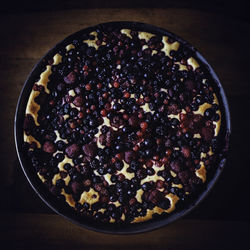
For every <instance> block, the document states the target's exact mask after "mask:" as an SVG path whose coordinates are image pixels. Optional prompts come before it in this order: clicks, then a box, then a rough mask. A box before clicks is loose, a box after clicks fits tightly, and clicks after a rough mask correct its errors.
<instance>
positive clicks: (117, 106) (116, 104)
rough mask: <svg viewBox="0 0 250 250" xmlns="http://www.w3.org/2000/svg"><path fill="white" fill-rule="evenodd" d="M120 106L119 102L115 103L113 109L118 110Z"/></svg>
mask: <svg viewBox="0 0 250 250" xmlns="http://www.w3.org/2000/svg"><path fill="white" fill-rule="evenodd" d="M121 108H122V107H121V104H120V103H115V104H114V105H113V109H114V110H115V111H119V110H120V109H121Z"/></svg>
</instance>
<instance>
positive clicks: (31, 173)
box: [14, 22, 231, 234]
mask: <svg viewBox="0 0 250 250" xmlns="http://www.w3.org/2000/svg"><path fill="white" fill-rule="evenodd" d="M102 27H110V28H113V27H117V28H130V29H136V30H139V31H146V32H152V33H156V34H159V35H167V36H169V37H172V38H174V39H175V40H177V41H179V42H180V43H182V44H184V45H185V46H187V47H188V48H190V49H191V50H192V51H193V53H194V56H195V57H196V58H197V59H198V60H199V62H200V64H202V65H203V66H204V67H205V68H206V70H207V71H208V72H209V73H210V76H211V78H212V79H213V82H214V86H213V87H214V90H215V92H216V94H217V97H218V99H219V102H220V109H221V111H222V124H221V130H220V133H219V137H220V142H221V146H220V152H219V153H220V154H221V156H222V157H221V160H220V162H219V163H218V167H217V168H216V171H215V172H214V173H213V176H212V178H210V180H209V181H208V183H207V185H206V187H205V188H204V190H203V192H202V193H201V194H199V196H197V197H195V199H193V200H192V202H190V204H188V205H187V206H186V207H184V208H183V209H180V210H178V209H177V210H176V211H175V212H173V213H172V214H170V215H169V216H167V217H161V216H160V217H159V218H155V219H153V220H150V221H146V222H142V223H135V224H128V225H122V226H120V225H113V224H100V223H97V222H96V221H94V220H91V219H89V218H85V217H82V216H79V215H78V214H77V213H76V212H74V211H73V210H72V209H71V208H70V207H69V206H68V205H67V204H65V203H62V202H61V201H59V200H58V199H57V198H56V197H54V196H53V195H52V194H51V193H50V192H49V191H48V189H47V188H46V187H45V185H44V184H43V183H42V182H41V181H40V179H39V177H38V176H37V174H36V171H35V170H34V168H33V167H32V166H31V165H30V163H29V161H28V159H27V156H26V155H25V154H24V153H23V152H22V145H23V121H24V116H25V109H26V105H27V101H28V98H29V95H30V92H31V89H32V86H33V84H34V82H35V81H36V80H37V77H39V75H40V73H41V72H42V69H43V68H44V67H45V66H46V62H47V60H48V58H49V57H51V56H53V55H54V54H55V53H57V51H58V50H60V48H62V47H65V45H67V44H68V43H69V42H70V41H72V40H73V39H74V38H77V37H79V36H82V35H84V34H88V33H89V32H91V31H93V30H95V29H96V28H102ZM14 132H15V144H16V150H17V154H18V158H19V161H20V164H21V167H22V169H23V172H24V174H25V176H26V178H27V180H28V181H29V183H30V185H31V186H32V188H33V189H34V190H35V192H36V193H37V194H38V195H39V197H40V198H41V199H42V200H43V201H44V202H45V203H46V204H47V205H48V206H49V207H50V208H51V209H52V210H53V211H55V212H56V213H57V214H60V215H62V216H63V217H65V218H66V219H68V220H70V221H71V222H73V223H76V224H78V225H80V226H83V227H85V228H87V229H90V230H94V231H98V232H103V233H112V234H135V233H142V232H146V231H150V230H154V229H157V228H160V227H163V226H166V225H167V224H169V223H171V222H173V221H175V220H177V219H179V218H181V217H183V216H185V215H186V214H188V213H189V212H190V211H191V210H192V209H193V208H195V207H196V206H197V205H198V204H199V203H200V202H201V201H202V200H203V199H204V198H205V197H206V196H207V194H208V193H209V191H210V190H211V189H212V188H213V186H214V184H215V182H216V181H217V179H218V178H219V176H220V174H221V172H222V170H223V168H224V166H225V163H226V155H227V151H228V148H229V137H230V134H231V122H230V113H229V106H228V102H227V99H226V95H225V92H224V90H223V87H222V85H221V83H220V81H219V79H218V77H217V76H216V74H215V72H214V70H213V69H212V67H211V66H210V65H209V63H208V62H207V61H206V59H205V58H204V57H203V56H202V55H201V54H200V53H199V52H198V51H197V50H196V49H195V48H194V47H193V46H191V45H190V44H189V43H187V42H186V41H184V40H183V39H181V38H180V37H178V36H176V35H175V34H173V33H171V32H169V31H167V30H165V29H162V28H158V27H155V26H152V25H149V24H144V23H137V22H110V23H104V24H99V25H97V26H94V27H89V28H86V29H83V30H81V31H79V32H76V33H74V34H72V35H71V36H69V37H67V38H65V39H64V40H63V41H61V42H59V43H58V44H57V45H56V46H55V47H54V48H52V49H51V50H50V51H49V52H48V53H47V54H46V55H45V56H44V57H43V58H42V59H41V60H40V61H39V62H38V63H37V64H36V65H35V67H34V68H33V69H32V71H31V73H30V74H29V76H28V78H27V80H26V82H25V84H24V86H23V89H22V91H21V94H20V96H19V99H18V103H17V108H16V114H15V123H14Z"/></svg>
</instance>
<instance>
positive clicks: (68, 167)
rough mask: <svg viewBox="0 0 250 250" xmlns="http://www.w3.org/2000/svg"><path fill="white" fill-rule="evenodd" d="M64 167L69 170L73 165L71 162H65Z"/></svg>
mask: <svg viewBox="0 0 250 250" xmlns="http://www.w3.org/2000/svg"><path fill="white" fill-rule="evenodd" d="M63 168H64V169H65V170H66V171H69V170H70V169H71V168H72V166H71V165H70V164H69V163H66V164H64V166H63Z"/></svg>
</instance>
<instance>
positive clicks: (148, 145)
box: [144, 138, 153, 147]
mask: <svg viewBox="0 0 250 250" xmlns="http://www.w3.org/2000/svg"><path fill="white" fill-rule="evenodd" d="M144 145H145V146H146V147H152V146H153V142H152V139H150V138H146V139H145V140H144Z"/></svg>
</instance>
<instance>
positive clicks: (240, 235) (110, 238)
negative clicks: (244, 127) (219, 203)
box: [0, 214, 250, 250]
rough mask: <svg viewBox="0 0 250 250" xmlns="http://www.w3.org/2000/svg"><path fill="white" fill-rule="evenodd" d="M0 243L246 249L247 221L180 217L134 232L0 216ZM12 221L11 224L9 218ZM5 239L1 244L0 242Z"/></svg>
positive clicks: (136, 249) (107, 249)
mask: <svg viewBox="0 0 250 250" xmlns="http://www.w3.org/2000/svg"><path fill="white" fill-rule="evenodd" d="M0 219H1V221H2V223H1V225H0V229H1V230H2V232H3V234H2V235H1V236H2V241H1V243H2V244H3V245H4V246H6V247H7V248H6V249H26V250H29V249H37V250H40V249H46V250H48V249H72V250H73V249H85V250H88V249H91V250H94V249H103V250H113V249H121V250H123V249H133V250H145V249H155V250H157V249H174V250H182V249H202V250H206V249H209V250H211V249H220V250H221V249H237V250H240V249H249V247H250V239H249V237H248V233H249V231H248V228H249V224H248V223H245V222H234V221H221V222H218V221H196V220H180V221H178V222H175V223H172V224H170V225H168V226H166V227H164V228H161V229H158V230H155V231H152V232H148V233H143V234H136V235H120V236H119V235H109V234H102V233H96V232H91V231H89V230H86V229H84V228H81V227H79V226H76V225H74V224H72V223H70V222H68V221H66V220H64V219H63V218H61V217H59V216H58V215H44V214H16V216H15V217H13V215H9V216H0ZM11 220H12V221H14V222H15V228H13V227H11V226H9V223H8V222H9V221H11ZM4 243H5V244H4Z"/></svg>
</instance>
